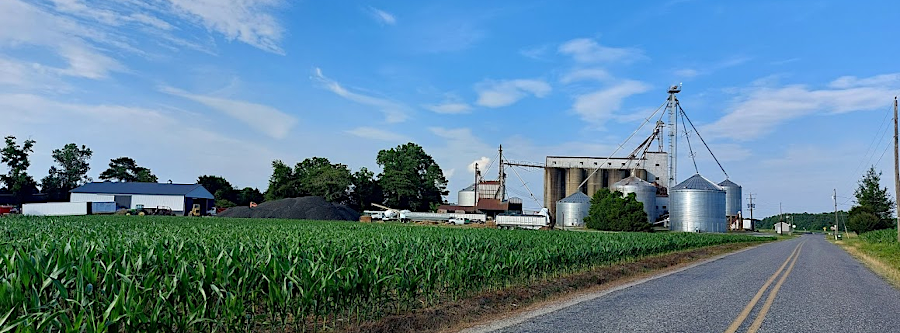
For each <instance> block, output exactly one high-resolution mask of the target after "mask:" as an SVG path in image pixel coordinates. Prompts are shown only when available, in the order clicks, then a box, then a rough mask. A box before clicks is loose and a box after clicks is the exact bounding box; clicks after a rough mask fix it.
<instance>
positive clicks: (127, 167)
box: [100, 157, 159, 183]
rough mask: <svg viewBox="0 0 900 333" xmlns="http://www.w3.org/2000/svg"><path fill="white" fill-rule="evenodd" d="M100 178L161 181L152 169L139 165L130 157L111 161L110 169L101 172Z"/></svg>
mask: <svg viewBox="0 0 900 333" xmlns="http://www.w3.org/2000/svg"><path fill="white" fill-rule="evenodd" d="M100 179H103V180H116V181H121V182H147V183H155V182H157V181H159V179H157V178H156V175H154V174H153V173H152V172H150V169H147V168H145V167H142V166H139V165H137V163H136V162H135V161H134V159H132V158H130V157H119V158H114V159H112V160H110V161H109V169H106V171H103V173H101V174H100Z"/></svg>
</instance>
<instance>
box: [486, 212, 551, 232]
mask: <svg viewBox="0 0 900 333" xmlns="http://www.w3.org/2000/svg"><path fill="white" fill-rule="evenodd" d="M494 222H495V223H496V224H497V228H499V229H540V228H544V227H549V226H550V211H549V210H548V209H547V208H542V209H541V211H540V212H538V213H537V215H497V217H496V218H495V219H494Z"/></svg>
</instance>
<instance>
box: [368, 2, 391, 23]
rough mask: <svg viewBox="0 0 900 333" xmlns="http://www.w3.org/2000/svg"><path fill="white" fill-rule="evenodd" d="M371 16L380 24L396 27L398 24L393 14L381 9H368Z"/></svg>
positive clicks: (370, 7)
mask: <svg viewBox="0 0 900 333" xmlns="http://www.w3.org/2000/svg"><path fill="white" fill-rule="evenodd" d="M367 11H368V12H369V15H371V16H372V18H374V19H375V20H376V21H378V23H381V24H387V25H395V24H397V18H396V17H394V15H393V14H391V13H388V12H386V11H383V10H381V9H378V8H375V7H372V6H369V7H368V8H367Z"/></svg>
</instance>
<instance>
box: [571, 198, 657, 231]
mask: <svg viewBox="0 0 900 333" xmlns="http://www.w3.org/2000/svg"><path fill="white" fill-rule="evenodd" d="M584 221H585V225H587V227H588V228H591V229H597V230H607V231H651V230H653V226H652V225H650V222H648V221H647V213H646V212H644V204H643V203H641V202H640V201H637V198H636V197H635V194H634V193H629V194H628V195H627V196H623V195H622V192H619V191H614V192H610V190H609V189H607V188H601V189H600V190H598V191H597V193H595V194H594V197H593V198H591V209H590V211H589V213H588V216H587V217H585V219H584Z"/></svg>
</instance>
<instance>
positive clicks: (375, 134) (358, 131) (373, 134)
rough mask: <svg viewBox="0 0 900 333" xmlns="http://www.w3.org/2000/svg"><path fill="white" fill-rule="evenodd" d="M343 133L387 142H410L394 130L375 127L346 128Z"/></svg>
mask: <svg viewBox="0 0 900 333" xmlns="http://www.w3.org/2000/svg"><path fill="white" fill-rule="evenodd" d="M344 133H347V134H350V135H354V136H357V137H360V138H363V139H370V140H377V141H387V142H395V143H403V142H410V141H412V140H410V138H409V137H407V136H405V135H403V134H399V133H396V132H391V131H387V130H383V129H379V128H375V127H365V126H363V127H357V128H354V129H351V130H346V131H344Z"/></svg>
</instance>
